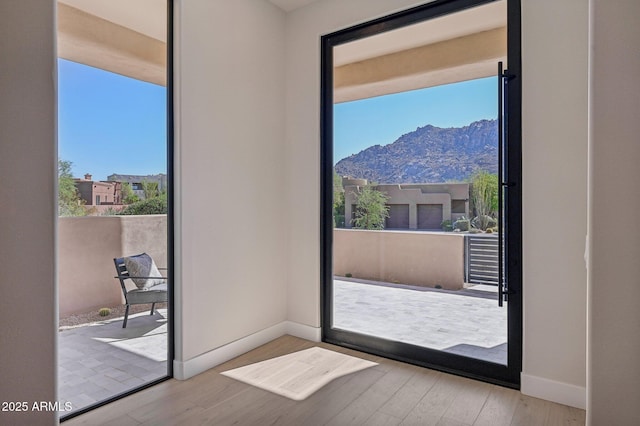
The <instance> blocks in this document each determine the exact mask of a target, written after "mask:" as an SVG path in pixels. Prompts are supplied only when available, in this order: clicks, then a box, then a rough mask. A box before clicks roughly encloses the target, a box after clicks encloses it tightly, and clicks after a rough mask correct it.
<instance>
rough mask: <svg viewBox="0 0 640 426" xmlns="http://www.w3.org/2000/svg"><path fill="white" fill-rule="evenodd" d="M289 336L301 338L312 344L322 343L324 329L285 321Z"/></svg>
mask: <svg viewBox="0 0 640 426" xmlns="http://www.w3.org/2000/svg"><path fill="white" fill-rule="evenodd" d="M285 322H286V330H287V334H289V335H291V336H294V337H299V338H301V339H306V340H311V341H312V342H320V341H321V340H322V328H320V327H312V326H310V325H306V324H300V323H299V322H293V321H285Z"/></svg>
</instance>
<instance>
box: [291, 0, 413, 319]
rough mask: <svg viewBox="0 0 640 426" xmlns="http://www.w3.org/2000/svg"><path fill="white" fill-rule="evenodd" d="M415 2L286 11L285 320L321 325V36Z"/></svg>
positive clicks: (335, 0) (360, 0)
mask: <svg viewBox="0 0 640 426" xmlns="http://www.w3.org/2000/svg"><path fill="white" fill-rule="evenodd" d="M420 3H424V1H415V0H351V1H343V0H324V1H318V2H316V3H312V4H311V5H309V6H307V7H304V8H301V9H298V10H296V11H294V12H292V13H289V14H288V15H287V62H286V65H287V68H286V72H287V109H286V111H287V113H286V117H287V136H286V141H287V151H286V155H287V157H286V159H287V160H286V164H287V186H286V188H287V194H288V195H289V200H288V206H289V211H290V212H291V213H290V217H289V235H288V237H289V240H288V243H289V244H288V253H287V258H288V260H289V261H288V273H289V280H288V281H289V287H288V295H289V303H288V319H289V320H290V321H294V322H298V323H302V324H306V325H309V326H312V327H320V216H319V212H320V37H321V36H322V35H324V34H329V33H331V32H333V31H337V30H340V29H343V28H347V27H350V26H352V25H354V24H357V23H360V22H366V21H369V20H371V19H374V18H378V17H381V16H385V15H388V14H389V13H392V12H395V11H399V10H403V9H407V8H409V7H412V6H416V5H418V4H420Z"/></svg>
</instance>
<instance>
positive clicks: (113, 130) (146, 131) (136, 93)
mask: <svg viewBox="0 0 640 426" xmlns="http://www.w3.org/2000/svg"><path fill="white" fill-rule="evenodd" d="M166 146H167V144H166V89H165V88H164V87H163V86H158V85H155V84H151V83H145V82H141V81H138V80H134V79H132V78H128V77H124V76H121V75H118V74H114V73H110V72H107V71H103V70H99V69H96V68H92V67H88V66H85V65H81V64H77V63H74V62H70V61H66V60H64V59H59V60H58V157H59V158H60V159H62V160H67V161H71V162H72V163H73V166H72V168H73V174H74V177H82V176H84V174H85V173H90V174H92V175H93V179H94V180H106V178H107V176H108V175H110V174H112V173H119V174H141V175H146V174H156V173H166V170H167V166H166V163H167V155H166Z"/></svg>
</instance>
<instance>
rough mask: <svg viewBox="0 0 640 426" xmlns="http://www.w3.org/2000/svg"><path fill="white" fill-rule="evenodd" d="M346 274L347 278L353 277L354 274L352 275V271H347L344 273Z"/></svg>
mask: <svg viewBox="0 0 640 426" xmlns="http://www.w3.org/2000/svg"><path fill="white" fill-rule="evenodd" d="M344 276H345V277H347V278H351V277H353V275H351V273H350V272H347V273H346V274H344Z"/></svg>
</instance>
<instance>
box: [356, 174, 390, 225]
mask: <svg viewBox="0 0 640 426" xmlns="http://www.w3.org/2000/svg"><path fill="white" fill-rule="evenodd" d="M388 200H389V197H388V196H387V195H386V194H385V193H383V192H381V191H378V190H377V189H375V187H374V186H373V185H365V186H363V187H362V189H361V190H360V192H359V193H357V194H356V211H355V219H353V220H352V221H351V223H352V224H353V226H354V227H356V228H359V229H384V220H385V219H386V218H388V217H389V206H387V205H386V203H387V201H388Z"/></svg>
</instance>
